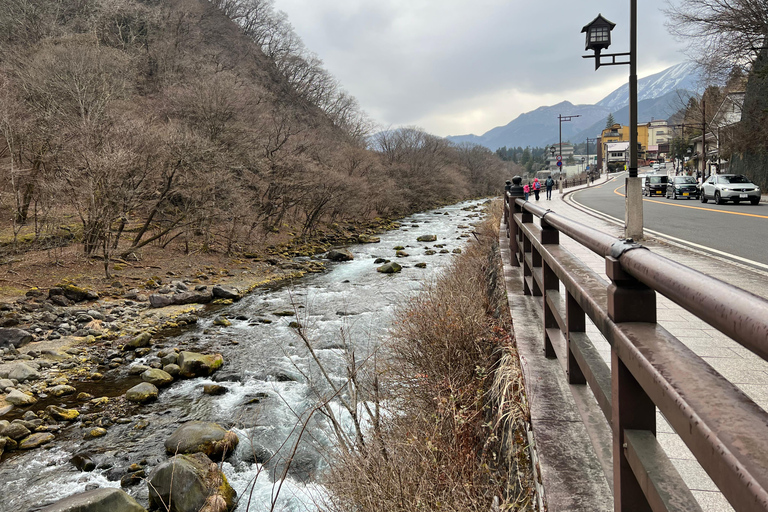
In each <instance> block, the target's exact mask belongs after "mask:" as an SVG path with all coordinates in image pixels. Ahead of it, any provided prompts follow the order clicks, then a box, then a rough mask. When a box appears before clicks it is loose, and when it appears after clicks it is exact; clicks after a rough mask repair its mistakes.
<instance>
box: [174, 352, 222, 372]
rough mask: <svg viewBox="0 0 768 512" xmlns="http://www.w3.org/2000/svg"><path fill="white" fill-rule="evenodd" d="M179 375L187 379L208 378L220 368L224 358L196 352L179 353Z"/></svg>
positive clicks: (219, 355)
mask: <svg viewBox="0 0 768 512" xmlns="http://www.w3.org/2000/svg"><path fill="white" fill-rule="evenodd" d="M177 364H178V365H179V374H180V375H181V376H182V377H186V378H188V379H190V378H194V377H208V376H209V375H211V374H212V373H213V372H215V371H216V370H218V369H219V368H221V366H222V365H223V364H224V357H223V356H222V355H221V354H199V353H197V352H186V351H184V352H181V353H179V359H178V363H177Z"/></svg>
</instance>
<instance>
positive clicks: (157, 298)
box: [149, 290, 213, 308]
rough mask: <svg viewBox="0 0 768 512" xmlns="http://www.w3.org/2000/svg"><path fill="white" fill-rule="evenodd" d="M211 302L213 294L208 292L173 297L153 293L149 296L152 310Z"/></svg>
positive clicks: (198, 291)
mask: <svg viewBox="0 0 768 512" xmlns="http://www.w3.org/2000/svg"><path fill="white" fill-rule="evenodd" d="M212 300H213V293H212V292H211V291H210V290H194V291H188V292H181V293H174V294H173V295H161V294H158V293H154V294H152V295H150V296H149V305H150V306H151V307H153V308H162V307H165V306H171V305H183V304H208V303H209V302H211V301H212Z"/></svg>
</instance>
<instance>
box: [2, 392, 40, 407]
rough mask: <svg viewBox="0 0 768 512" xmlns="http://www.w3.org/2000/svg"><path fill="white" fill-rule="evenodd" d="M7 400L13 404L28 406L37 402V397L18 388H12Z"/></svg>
mask: <svg viewBox="0 0 768 512" xmlns="http://www.w3.org/2000/svg"><path fill="white" fill-rule="evenodd" d="M5 401H6V402H8V403H9V404H11V405H18V406H26V405H32V404H34V403H36V402H37V398H35V397H33V396H30V395H28V394H26V393H22V392H21V391H19V390H18V389H12V390H11V392H10V393H8V395H6V397H5Z"/></svg>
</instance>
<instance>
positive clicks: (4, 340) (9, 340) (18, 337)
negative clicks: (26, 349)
mask: <svg viewBox="0 0 768 512" xmlns="http://www.w3.org/2000/svg"><path fill="white" fill-rule="evenodd" d="M33 339H34V336H32V335H31V334H30V333H28V332H27V331H25V330H24V329H9V328H2V329H0V348H5V347H14V348H19V347H21V346H24V345H26V344H27V343H30V342H31V341H32V340H33Z"/></svg>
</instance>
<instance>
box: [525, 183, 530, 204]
mask: <svg viewBox="0 0 768 512" xmlns="http://www.w3.org/2000/svg"><path fill="white" fill-rule="evenodd" d="M523 193H524V194H525V200H526V201H527V200H528V194H530V193H531V186H530V185H528V183H527V182H526V184H525V186H523Z"/></svg>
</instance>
